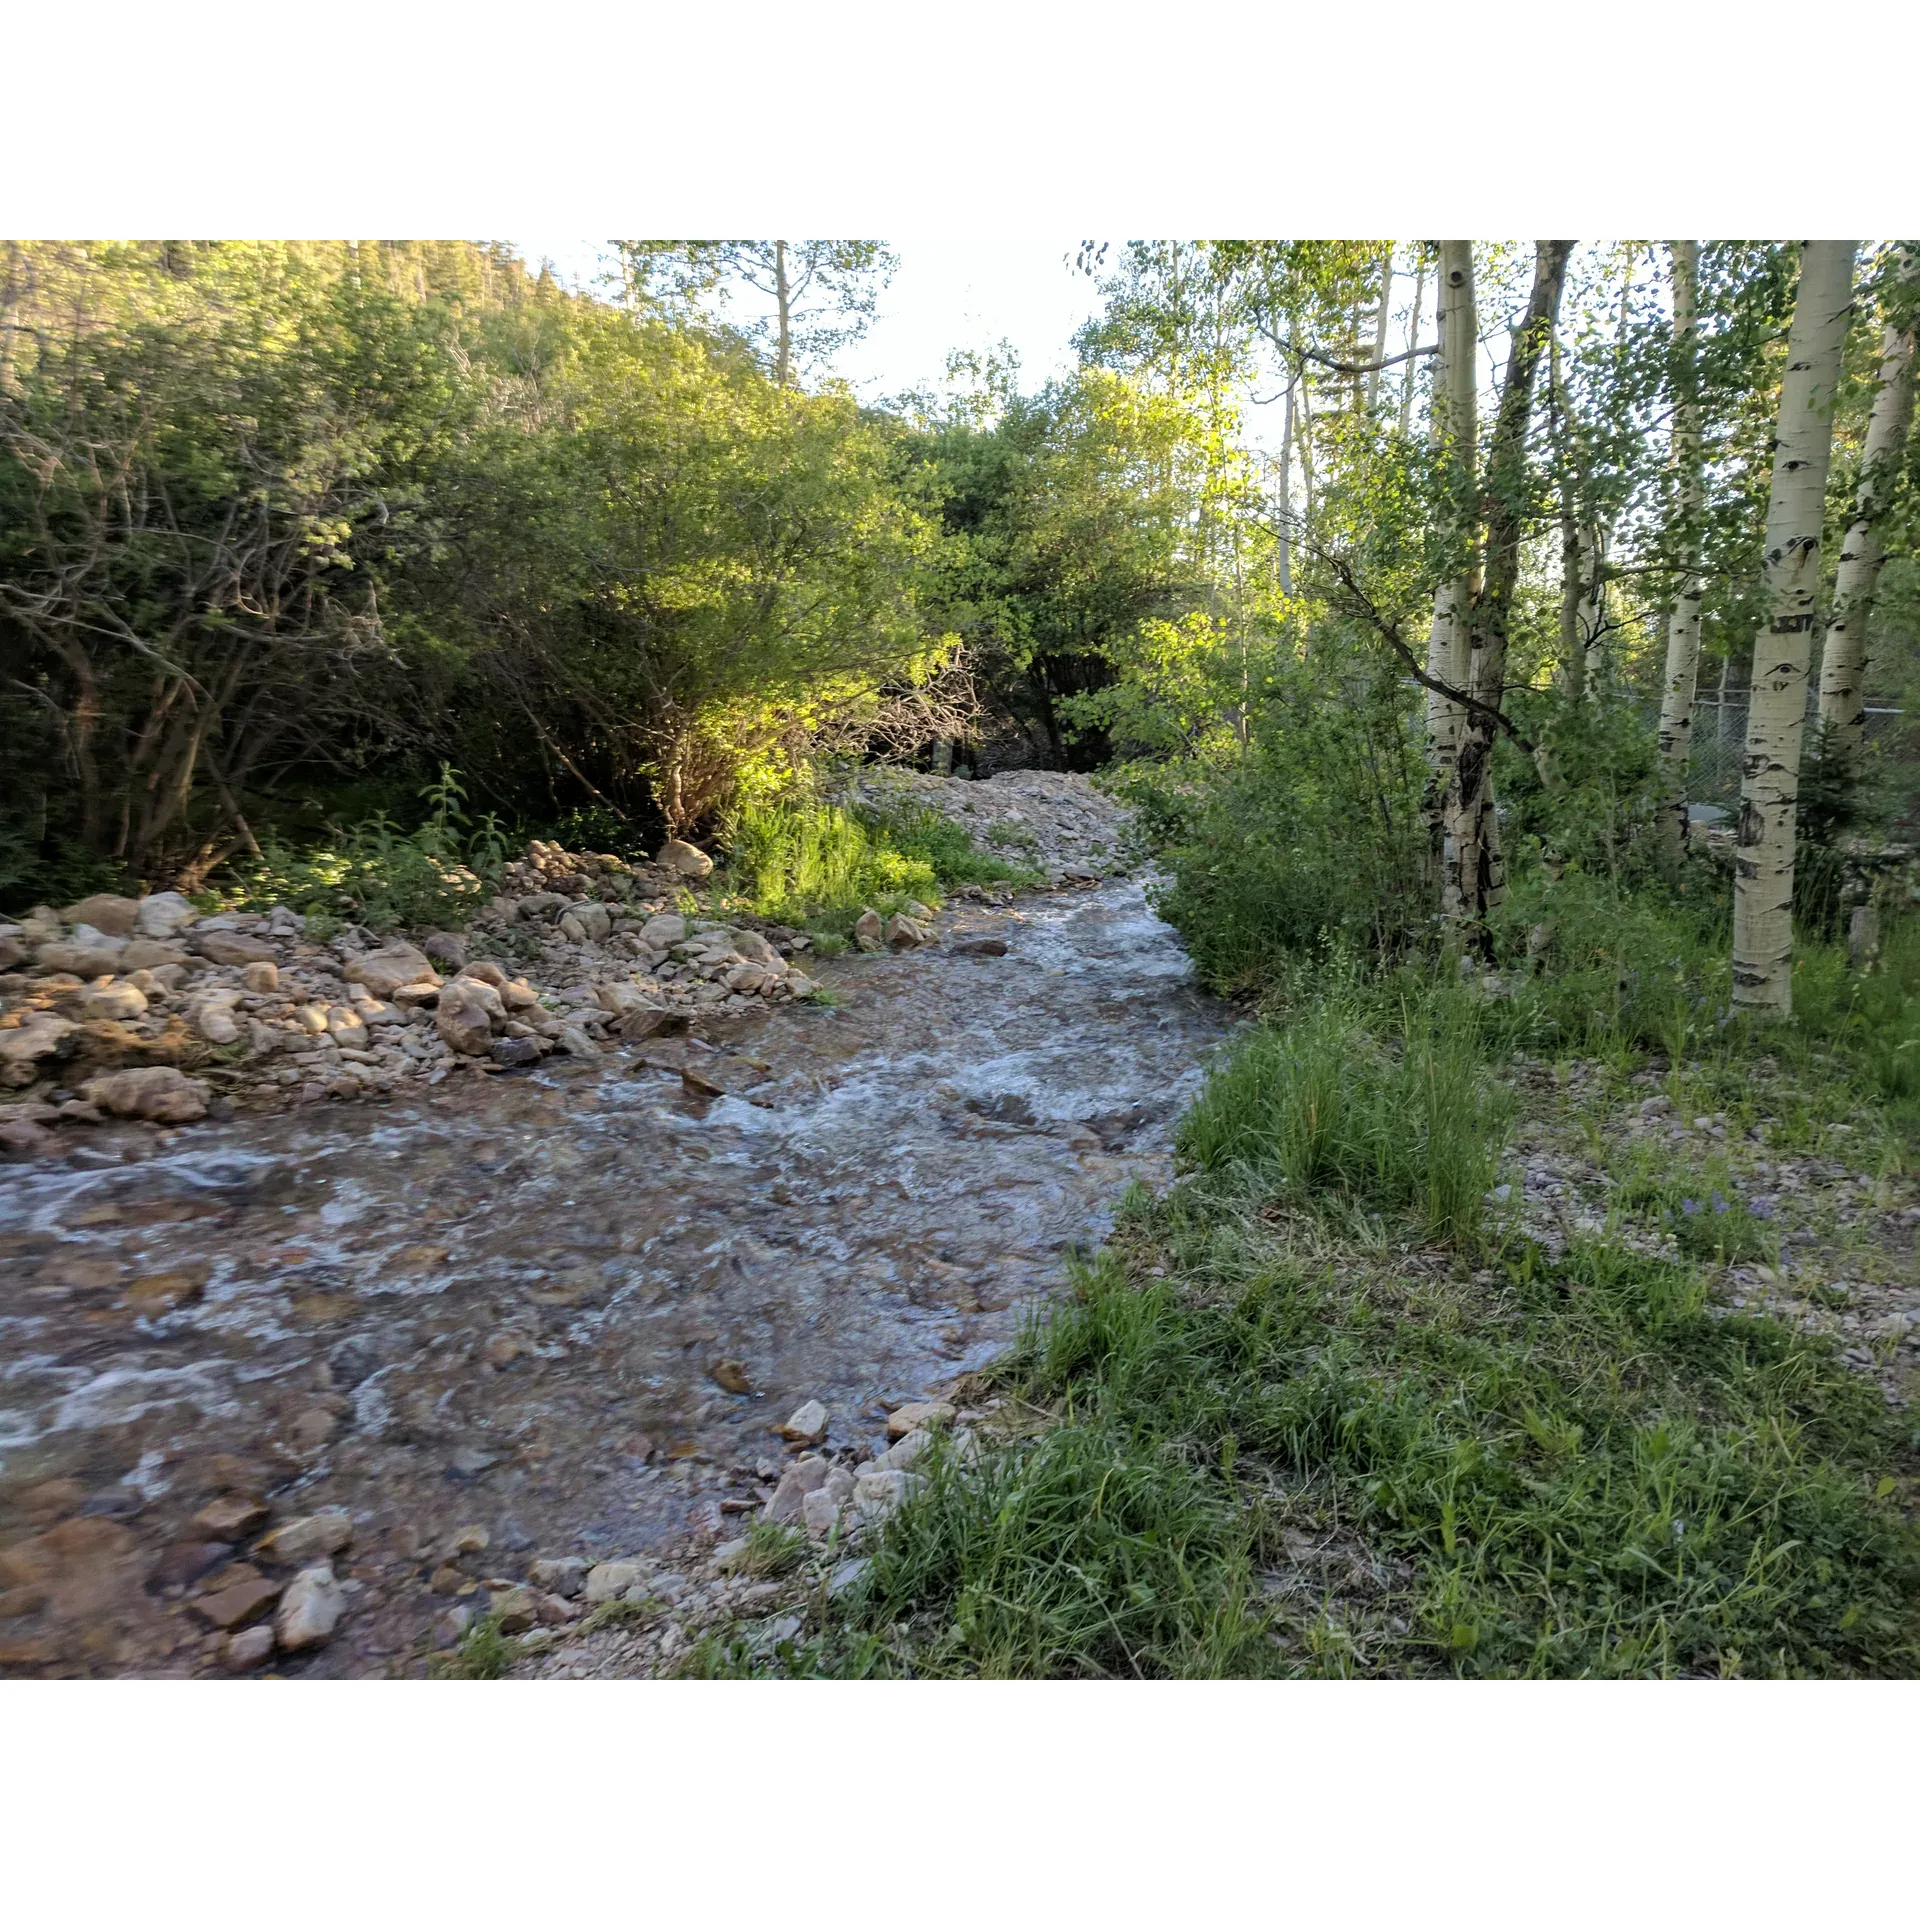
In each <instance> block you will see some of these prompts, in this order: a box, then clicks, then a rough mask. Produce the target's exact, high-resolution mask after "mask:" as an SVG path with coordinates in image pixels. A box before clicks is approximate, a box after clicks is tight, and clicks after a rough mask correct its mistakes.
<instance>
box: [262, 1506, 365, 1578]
mask: <svg viewBox="0 0 1920 1920" xmlns="http://www.w3.org/2000/svg"><path fill="white" fill-rule="evenodd" d="M352 1545H353V1522H352V1520H351V1519H350V1518H349V1517H348V1516H347V1515H346V1514H344V1513H341V1512H339V1511H337V1510H336V1511H332V1512H327V1513H309V1514H305V1515H303V1516H302V1517H301V1518H300V1519H298V1520H289V1521H288V1522H287V1524H286V1525H285V1526H284V1527H275V1528H274V1530H273V1531H272V1532H271V1533H270V1534H268V1535H267V1536H266V1538H265V1539H263V1540H262V1541H261V1542H260V1543H259V1545H258V1546H256V1547H255V1548H254V1554H255V1557H256V1558H258V1559H261V1560H276V1561H278V1562H280V1564H281V1565H283V1566H307V1565H310V1564H311V1563H313V1562H315V1561H319V1560H327V1559H331V1558H332V1557H333V1555H334V1554H336V1553H342V1552H344V1551H345V1550H346V1549H347V1548H348V1547H350V1546H352Z"/></svg>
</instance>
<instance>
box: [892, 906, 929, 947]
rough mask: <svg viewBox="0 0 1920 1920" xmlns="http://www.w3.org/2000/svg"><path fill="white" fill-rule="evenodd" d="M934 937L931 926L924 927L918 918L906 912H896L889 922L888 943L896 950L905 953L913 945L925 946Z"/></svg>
mask: <svg viewBox="0 0 1920 1920" xmlns="http://www.w3.org/2000/svg"><path fill="white" fill-rule="evenodd" d="M932 939H933V933H932V930H931V929H930V928H927V927H924V926H922V925H921V924H920V922H919V921H918V920H915V919H912V918H910V917H909V916H908V915H906V914H904V913H896V914H895V915H894V916H893V918H892V919H891V920H889V921H888V922H887V945H888V946H890V947H892V948H893V949H894V950H895V951H896V952H900V953H904V952H906V951H908V950H909V949H910V948H913V947H924V946H926V945H928V943H929V942H931V940H932Z"/></svg>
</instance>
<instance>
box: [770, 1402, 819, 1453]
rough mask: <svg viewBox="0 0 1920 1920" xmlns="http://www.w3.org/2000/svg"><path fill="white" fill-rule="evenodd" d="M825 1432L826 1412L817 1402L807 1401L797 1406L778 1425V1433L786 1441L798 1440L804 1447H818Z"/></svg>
mask: <svg viewBox="0 0 1920 1920" xmlns="http://www.w3.org/2000/svg"><path fill="white" fill-rule="evenodd" d="M826 1431H827V1410H826V1408H825V1407H824V1406H822V1405H821V1403H820V1402H819V1401H818V1400H808V1401H806V1402H804V1403H803V1404H802V1405H800V1406H797V1407H795V1408H794V1410H793V1411H792V1412H791V1413H790V1414H788V1415H787V1417H786V1419H785V1420H783V1421H782V1422H781V1423H780V1427H779V1432H780V1433H781V1435H782V1436H783V1437H784V1438H786V1439H788V1440H798V1441H799V1442H801V1444H802V1445H804V1446H809V1447H814V1446H818V1445H819V1444H820V1442H821V1440H822V1439H824V1438H825V1436H826Z"/></svg>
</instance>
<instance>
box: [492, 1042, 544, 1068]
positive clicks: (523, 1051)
mask: <svg viewBox="0 0 1920 1920" xmlns="http://www.w3.org/2000/svg"><path fill="white" fill-rule="evenodd" d="M487 1054H488V1057H489V1058H490V1059H493V1060H497V1061H498V1062H499V1063H500V1065H501V1066H503V1067H531V1066H533V1065H535V1064H536V1063H537V1062H538V1061H539V1058H540V1042H539V1041H538V1040H535V1039H534V1038H533V1037H532V1036H531V1035H518V1036H515V1035H509V1036H508V1037H507V1038H505V1039H503V1040H495V1041H494V1042H493V1043H492V1044H491V1045H490V1046H489V1047H488V1048H487Z"/></svg>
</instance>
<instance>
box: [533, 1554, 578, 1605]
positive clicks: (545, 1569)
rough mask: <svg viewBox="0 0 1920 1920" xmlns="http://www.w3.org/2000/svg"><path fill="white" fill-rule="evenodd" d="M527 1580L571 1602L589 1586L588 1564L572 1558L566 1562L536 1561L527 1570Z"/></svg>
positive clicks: (565, 1560)
mask: <svg viewBox="0 0 1920 1920" xmlns="http://www.w3.org/2000/svg"><path fill="white" fill-rule="evenodd" d="M527 1578H528V1579H529V1580H530V1581H531V1582H532V1583H533V1584H534V1585H535V1586H536V1587H544V1588H545V1589H546V1590H547V1591H548V1592H549V1593H557V1594H559V1595H560V1596H561V1597H562V1598H563V1599H567V1600H571V1599H572V1598H573V1597H574V1596H575V1595H576V1594H577V1593H578V1592H579V1591H580V1589H581V1588H582V1587H584V1586H585V1585H586V1584H587V1563H586V1562H585V1561H584V1560H581V1559H577V1558H574V1557H572V1556H569V1557H568V1558H566V1559H564V1560H536V1561H535V1562H534V1563H533V1565H532V1566H530V1567H529V1568H528V1569H527Z"/></svg>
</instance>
